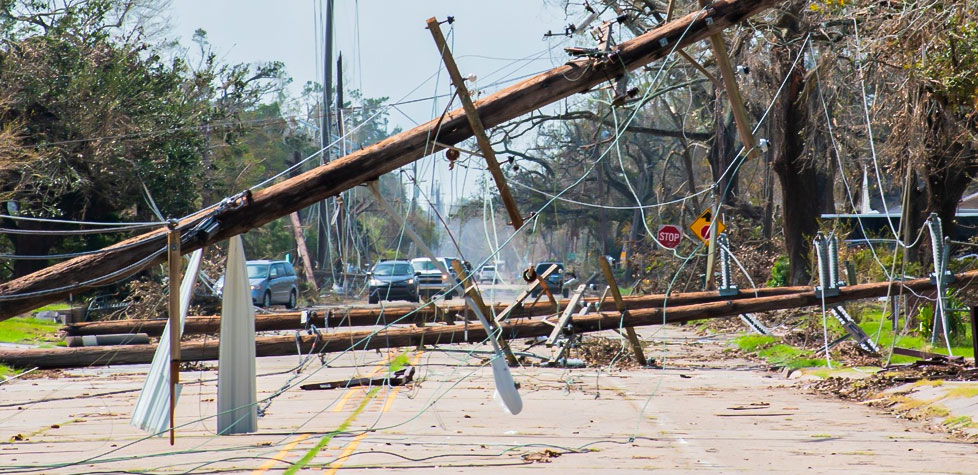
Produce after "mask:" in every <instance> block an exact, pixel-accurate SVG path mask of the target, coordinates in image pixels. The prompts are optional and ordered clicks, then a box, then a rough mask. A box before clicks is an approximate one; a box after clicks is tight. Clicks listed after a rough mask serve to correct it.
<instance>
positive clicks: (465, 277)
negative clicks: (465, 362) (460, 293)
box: [452, 259, 519, 366]
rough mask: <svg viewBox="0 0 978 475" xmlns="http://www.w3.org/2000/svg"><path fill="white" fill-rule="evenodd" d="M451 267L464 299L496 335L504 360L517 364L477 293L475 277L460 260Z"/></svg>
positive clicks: (513, 364) (496, 323)
mask: <svg viewBox="0 0 978 475" xmlns="http://www.w3.org/2000/svg"><path fill="white" fill-rule="evenodd" d="M452 267H454V268H455V274H456V275H458V280H459V281H460V282H461V283H462V286H463V287H464V288H465V299H466V301H467V302H468V303H469V304H470V305H472V307H473V309H472V310H473V311H474V312H479V313H480V314H482V317H480V318H479V320H480V321H482V324H483V325H486V330H487V331H493V332H495V333H496V335H495V336H494V337H493V338H494V339H496V340H497V343H496V344H498V346H499V349H500V350H502V353H503V355H505V356H506V362H507V363H509V364H510V365H512V366H516V365H518V364H519V361H518V360H517V359H516V355H514V354H513V350H512V349H511V348H510V347H509V342H508V341H506V338H504V337H503V335H502V333H500V332H499V331H498V330H499V326H500V325H499V322H497V321H496V319H495V318H494V317H493V315H492V313H489V307H487V306H486V303H485V302H484V301H483V300H482V294H481V293H479V289H478V288H476V286H475V279H474V278H472V276H470V275H469V273H468V271H467V270H466V269H465V267H464V266H462V262H461V261H459V260H458V259H455V260H453V261H452Z"/></svg>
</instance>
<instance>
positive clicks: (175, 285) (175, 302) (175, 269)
mask: <svg viewBox="0 0 978 475" xmlns="http://www.w3.org/2000/svg"><path fill="white" fill-rule="evenodd" d="M175 224H176V223H172V224H170V226H169V229H168V231H167V260H168V261H169V280H170V282H169V286H170V295H169V305H168V309H167V310H168V311H169V316H170V445H174V443H175V442H176V440H175V438H176V430H175V429H174V427H175V426H176V408H177V395H176V394H177V383H179V382H180V266H181V265H182V264H183V262H182V258H181V257H180V231H178V230H177V229H176V226H175Z"/></svg>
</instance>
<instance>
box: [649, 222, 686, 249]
mask: <svg viewBox="0 0 978 475" xmlns="http://www.w3.org/2000/svg"><path fill="white" fill-rule="evenodd" d="M655 238H656V239H658V240H659V243H661V244H662V246H663V247H665V248H668V249H675V248H676V246H678V245H679V241H682V240H683V233H681V232H680V231H679V228H678V227H676V226H673V225H671V224H663V225H662V226H659V231H657V232H656V233H655Z"/></svg>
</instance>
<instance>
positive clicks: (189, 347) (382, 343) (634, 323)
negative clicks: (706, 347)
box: [0, 271, 978, 368]
mask: <svg viewBox="0 0 978 475" xmlns="http://www.w3.org/2000/svg"><path fill="white" fill-rule="evenodd" d="M957 277H958V280H956V281H955V282H954V284H953V285H955V286H958V287H970V286H973V285H974V284H975V280H976V279H978V271H976V272H968V273H963V274H958V275H957ZM887 284H891V283H888V282H883V283H874V284H860V285H853V286H848V287H843V288H842V289H841V290H840V292H839V295H837V296H835V297H827V298H825V303H826V304H830V305H831V304H838V303H842V302H848V301H852V300H861V299H868V298H877V297H882V296H884V295H887V293H888V292H891V291H892V292H895V291H897V290H898V288H899V287H904V288H906V289H908V290H913V291H915V292H923V291H926V290H931V289H933V288H934V285H933V284H931V283H930V280H929V279H916V280H912V281H905V282H893V283H892V284H891V285H892V287H891V288H887ZM821 305H822V299H821V298H819V297H818V296H817V295H815V292H814V291H808V292H803V293H795V294H788V295H776V296H771V297H761V298H748V299H741V300H724V301H720V302H710V303H704V304H694V305H682V306H677V307H667V308H662V307H655V308H643V309H632V310H630V311H629V312H628V315H624V316H622V314H621V313H620V312H617V311H614V312H601V313H594V314H590V315H584V316H580V315H577V316H574V317H573V318H572V319H571V322H570V324H569V325H570V326H571V327H572V328H573V330H574V331H575V332H578V333H586V332H596V331H603V330H618V329H619V328H623V327H638V326H648V325H662V324H665V323H679V322H688V321H691V320H699V319H707V318H724V317H733V316H737V315H740V314H742V313H752V312H766V311H771V310H782V309H788V308H802V307H817V306H821ZM500 326H501V329H502V331H501V333H502V334H504V335H506V337H507V338H509V339H510V340H512V339H514V338H530V337H537V336H546V335H549V334H550V333H551V332H552V331H553V323H552V322H548V321H545V320H544V319H542V318H536V319H523V320H515V319H510V321H509V322H507V323H503V324H501V325H500ZM485 338H486V332H485V330H483V329H482V328H480V327H472V326H470V327H469V328H468V329H466V328H464V327H462V326H461V325H429V326H426V327H406V328H405V327H402V328H391V329H387V330H384V331H380V332H374V331H371V330H356V331H344V332H336V333H332V334H328V335H305V336H302V337H301V338H300V339H299V342H298V343H299V347H298V348H297V347H296V339H295V337H294V336H273V337H266V338H259V339H258V340H257V341H256V346H255V354H256V355H257V356H285V355H293V356H294V355H295V354H296V353H297V352H301V353H303V354H308V353H309V352H311V351H315V352H323V353H330V352H339V351H346V350H370V349H379V348H398V347H416V346H419V345H444V344H452V343H479V342H482V341H484V340H485ZM154 351H156V348H155V345H139V346H133V347H75V348H42V349H30V350H0V363H2V364H6V365H10V366H14V367H20V368H27V367H34V366H37V367H40V368H67V367H78V366H95V365H100V366H104V365H110V364H141V363H148V362H150V361H151V360H152V358H153V353H154ZM182 356H183V360H184V361H203V360H216V359H217V357H218V342H217V341H216V340H213V339H211V340H206V341H203V342H191V343H186V344H184V345H183V349H182Z"/></svg>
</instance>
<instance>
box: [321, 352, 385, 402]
mask: <svg viewBox="0 0 978 475" xmlns="http://www.w3.org/2000/svg"><path fill="white" fill-rule="evenodd" d="M393 356H394V352H392V351H391V352H388V353H387V356H386V357H384V359H383V361H381V362H380V363H378V364H377V366H375V367H374V369H373V370H372V371H371V372H370V374H368V375H366V376H364V377H365V378H372V377H373V376H374V375H375V374H377V373H379V372H380V371H381V370H383V369H385V368H387V363H388V362H389V361H390V360H391V358H392V357H393ZM354 394H364V391H363V389H361V388H359V387H356V388H348V389H347V390H346V393H344V394H343V397H341V398H340V400H339V401H337V403H336V405H335V406H333V408H332V409H330V411H332V412H341V411H343V409H345V408H346V403H348V402H349V401H350V398H352V397H353V395H354ZM355 405H356V404H354V406H355Z"/></svg>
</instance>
